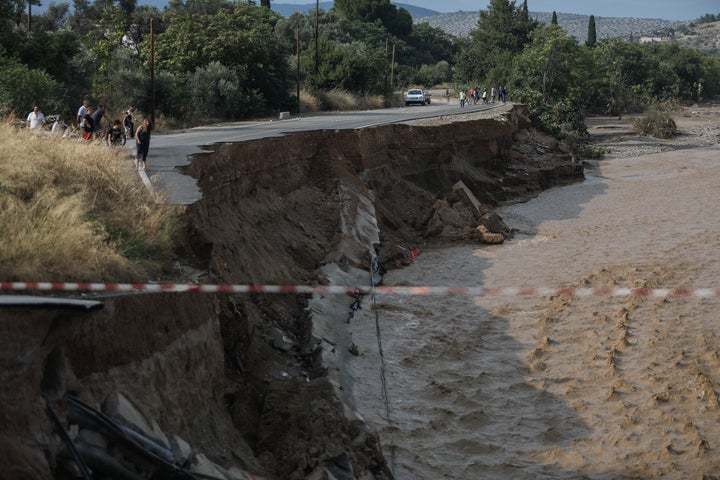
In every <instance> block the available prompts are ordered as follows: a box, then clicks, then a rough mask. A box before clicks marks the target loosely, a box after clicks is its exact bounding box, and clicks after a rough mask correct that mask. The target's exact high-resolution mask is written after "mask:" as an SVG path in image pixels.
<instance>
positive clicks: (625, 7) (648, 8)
mask: <svg viewBox="0 0 720 480" xmlns="http://www.w3.org/2000/svg"><path fill="white" fill-rule="evenodd" d="M274 1H275V2H277V3H291V4H300V5H303V4H308V3H313V2H312V0H274ZM394 1H395V3H406V4H409V5H415V6H418V7H424V8H429V9H431V10H435V11H438V12H443V13H444V12H457V11H459V10H465V11H478V10H484V9H485V8H487V5H488V3H489V2H488V0H443V1H438V0H394ZM521 3H522V0H516V1H515V4H516V5H520V4H521ZM528 9H529V10H530V11H531V12H553V11H555V12H557V13H577V14H581V15H595V16H596V17H635V18H662V19H664V20H695V19H696V18H699V17H702V16H703V15H705V14H706V13H713V14H718V13H720V0H597V1H588V0H528Z"/></svg>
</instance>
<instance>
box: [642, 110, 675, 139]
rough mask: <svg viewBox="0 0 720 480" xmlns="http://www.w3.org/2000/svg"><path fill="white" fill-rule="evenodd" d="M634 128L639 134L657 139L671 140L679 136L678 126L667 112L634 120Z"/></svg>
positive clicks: (649, 114) (655, 113)
mask: <svg viewBox="0 0 720 480" xmlns="http://www.w3.org/2000/svg"><path fill="white" fill-rule="evenodd" d="M633 127H634V128H635V130H636V131H638V132H639V133H642V134H644V135H652V136H653V137H655V138H671V137H673V136H675V135H676V134H677V124H676V123H675V120H673V119H672V117H671V116H670V115H669V114H668V113H666V112H650V113H648V114H647V115H645V116H644V117H638V118H636V119H635V120H633Z"/></svg>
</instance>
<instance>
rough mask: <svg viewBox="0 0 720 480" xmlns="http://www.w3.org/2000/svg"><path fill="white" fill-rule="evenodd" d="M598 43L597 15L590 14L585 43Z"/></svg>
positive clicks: (593, 44) (592, 44) (592, 45)
mask: <svg viewBox="0 0 720 480" xmlns="http://www.w3.org/2000/svg"><path fill="white" fill-rule="evenodd" d="M596 44H597V32H595V15H590V19H589V20H588V33H587V40H586V41H585V45H587V46H588V47H591V48H592V47H594V46H595V45H596Z"/></svg>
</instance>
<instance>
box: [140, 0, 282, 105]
mask: <svg viewBox="0 0 720 480" xmlns="http://www.w3.org/2000/svg"><path fill="white" fill-rule="evenodd" d="M278 19H279V16H278V15H277V14H276V13H274V12H272V11H270V10H268V9H267V8H258V7H255V6H251V5H247V4H242V3H238V4H235V5H234V7H233V9H232V10H227V9H224V8H223V9H220V10H219V11H217V12H216V13H214V14H212V15H206V14H197V13H194V14H177V13H167V14H166V15H165V17H164V18H163V20H164V23H165V25H166V26H165V31H164V32H163V33H161V34H159V35H157V40H156V44H155V59H156V64H157V66H158V68H161V69H163V70H167V71H168V72H170V73H173V74H175V75H178V76H183V75H186V74H191V73H193V72H194V71H195V70H197V69H198V68H201V67H205V66H207V65H208V64H210V63H211V62H218V63H220V64H221V65H225V66H227V67H230V68H232V70H233V71H234V72H235V74H236V75H237V78H238V82H239V84H240V85H241V86H242V88H243V90H244V91H245V92H248V93H249V92H250V91H252V90H257V91H259V92H260V93H261V95H262V96H263V97H264V98H265V99H266V101H267V102H268V104H269V105H270V106H278V105H281V104H283V102H286V101H287V98H288V91H289V86H290V83H289V81H290V77H289V70H288V65H287V62H285V61H282V59H283V58H284V55H285V51H284V49H283V46H282V44H281V43H280V42H279V41H278V39H277V37H276V36H275V34H274V28H275V24H276V22H277V20H278ZM147 41H148V40H147V39H146V40H145V42H147ZM147 47H148V46H147V45H145V44H144V48H143V49H142V52H143V53H142V54H143V56H144V57H145V58H147V52H148V48H147ZM278 60H281V61H278Z"/></svg>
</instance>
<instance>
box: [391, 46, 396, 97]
mask: <svg viewBox="0 0 720 480" xmlns="http://www.w3.org/2000/svg"><path fill="white" fill-rule="evenodd" d="M394 81H395V44H394V43H393V53H392V62H390V90H391V91H392V89H393V83H394Z"/></svg>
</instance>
